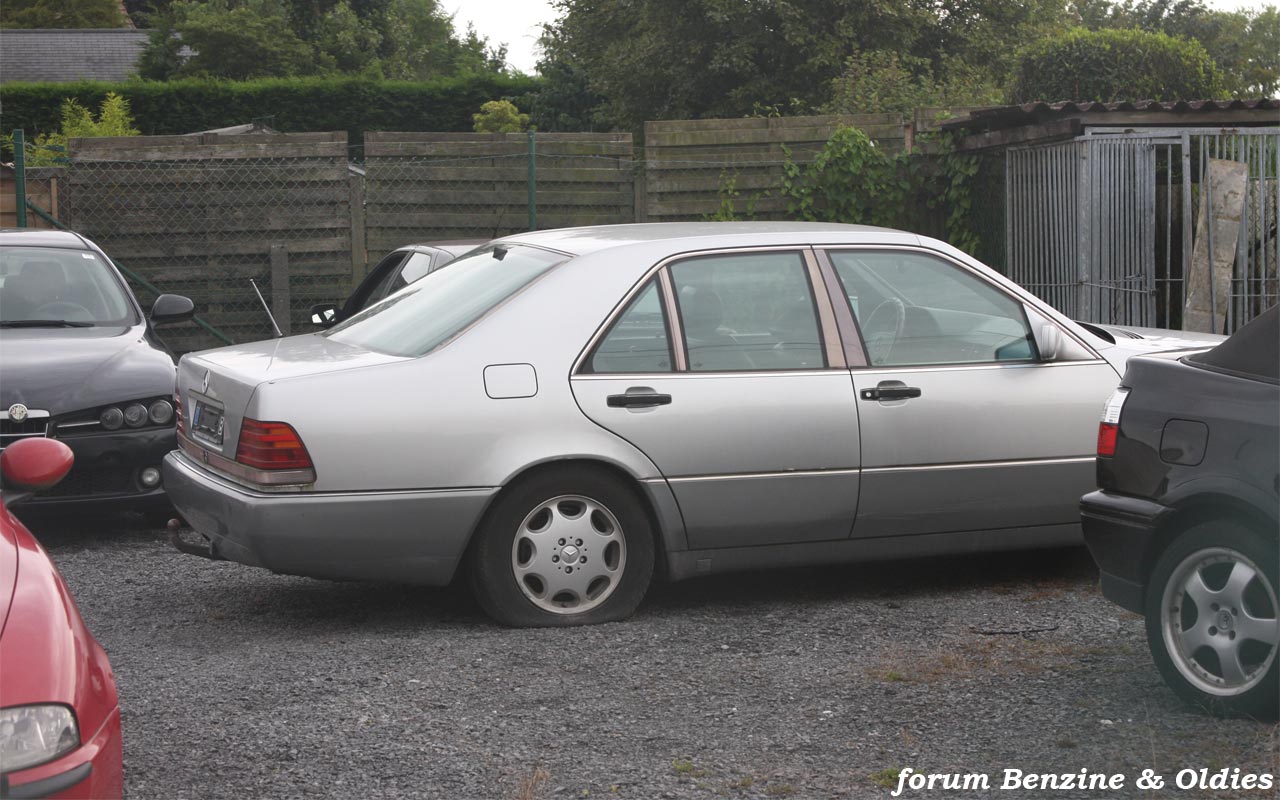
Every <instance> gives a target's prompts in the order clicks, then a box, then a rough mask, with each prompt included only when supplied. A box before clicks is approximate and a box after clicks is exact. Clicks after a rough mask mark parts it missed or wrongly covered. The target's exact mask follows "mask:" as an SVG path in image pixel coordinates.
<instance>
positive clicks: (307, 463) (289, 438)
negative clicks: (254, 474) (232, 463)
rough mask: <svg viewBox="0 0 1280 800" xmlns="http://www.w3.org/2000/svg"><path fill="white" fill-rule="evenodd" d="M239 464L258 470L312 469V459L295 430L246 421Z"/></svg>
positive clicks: (243, 427)
mask: <svg viewBox="0 0 1280 800" xmlns="http://www.w3.org/2000/svg"><path fill="white" fill-rule="evenodd" d="M236 461H238V462H240V463H241V464H244V465H246V466H250V467H253V468H255V469H267V470H269V469H310V468H311V466H312V464H311V456H310V455H308V454H307V448H306V446H305V445H303V444H302V439H301V438H299V437H298V432H297V431H295V430H294V429H293V426H291V425H288V424H286V423H284V422H259V421H258V420H256V419H249V418H248V417H245V419H244V422H242V423H241V424H240V441H239V443H238V444H237V445H236Z"/></svg>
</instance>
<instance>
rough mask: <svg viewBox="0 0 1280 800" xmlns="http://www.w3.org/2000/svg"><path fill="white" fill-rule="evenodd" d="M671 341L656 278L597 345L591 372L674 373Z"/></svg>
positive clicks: (588, 365)
mask: <svg viewBox="0 0 1280 800" xmlns="http://www.w3.org/2000/svg"><path fill="white" fill-rule="evenodd" d="M671 369H672V366H671V340H670V338H669V337H668V336H667V315H666V313H664V311H663V309H662V302H661V299H660V297H659V294H658V281H657V279H656V278H655V279H653V280H651V281H649V285H648V286H646V287H645V288H644V290H643V291H641V292H640V294H638V295H636V297H635V299H634V300H632V301H631V303H630V305H628V306H627V309H626V310H625V311H623V312H622V315H621V316H619V317H618V319H617V320H615V321H614V323H613V326H612V327H611V328H609V332H608V333H607V334H605V337H604V338H603V339H601V340H600V344H598V345H596V349H595V352H594V353H592V354H591V360H590V361H589V362H588V363H587V371H588V372H594V373H645V372H670V371H671Z"/></svg>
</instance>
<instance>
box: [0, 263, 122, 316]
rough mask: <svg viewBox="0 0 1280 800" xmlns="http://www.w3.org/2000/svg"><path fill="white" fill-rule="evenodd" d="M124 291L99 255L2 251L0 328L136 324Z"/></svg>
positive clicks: (0, 268) (0, 264)
mask: <svg viewBox="0 0 1280 800" xmlns="http://www.w3.org/2000/svg"><path fill="white" fill-rule="evenodd" d="M127 291H128V290H127V289H126V288H125V287H124V285H123V284H121V283H120V279H119V278H117V277H116V273H115V270H113V269H112V268H111V267H110V266H108V265H107V264H106V263H105V262H104V261H103V260H102V259H101V258H99V257H98V254H97V253H94V252H91V251H89V250H73V249H68V248H56V247H4V248H0V323H4V324H11V325H22V324H32V323H40V322H44V323H69V324H72V325H75V326H77V327H80V326H84V327H91V326H95V325H109V326H114V325H133V324H136V323H137V318H136V313H135V312H134V308H133V304H132V303H131V302H129V296H128V294H127V293H126V292H127Z"/></svg>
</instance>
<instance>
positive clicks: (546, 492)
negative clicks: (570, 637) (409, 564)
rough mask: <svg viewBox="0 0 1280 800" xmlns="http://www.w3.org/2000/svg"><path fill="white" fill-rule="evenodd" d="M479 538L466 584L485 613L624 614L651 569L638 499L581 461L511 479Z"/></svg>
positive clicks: (553, 620)
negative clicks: (575, 465)
mask: <svg viewBox="0 0 1280 800" xmlns="http://www.w3.org/2000/svg"><path fill="white" fill-rule="evenodd" d="M476 537H477V538H476V543H475V548H474V550H473V552H472V557H471V564H470V577H471V586H472V590H473V592H474V593H475V596H476V599H477V601H479V603H480V605H481V607H483V608H484V610H485V611H486V612H487V613H488V614H489V616H491V617H493V618H494V619H496V620H498V621H499V622H502V623H504V624H507V625H513V626H517V627H536V626H567V625H590V624H594V623H598V622H612V621H615V620H620V619H625V618H626V617H628V616H630V615H631V613H632V612H634V611H635V609H636V607H637V606H638V605H639V604H640V600H641V599H642V598H643V597H644V594H645V591H646V590H647V589H648V587H649V580H650V578H651V577H652V575H653V560H654V545H653V533H652V530H651V526H650V524H649V520H648V517H647V516H646V514H645V512H644V508H643V506H642V505H641V503H640V500H639V498H637V497H636V496H635V493H634V492H633V491H631V489H630V488H628V487H627V486H625V485H623V484H621V483H620V482H618V481H616V480H615V479H613V478H612V477H609V476H607V475H604V474H601V473H600V472H599V471H596V470H591V469H588V468H585V467H573V468H565V469H559V470H556V471H554V472H546V473H542V474H540V475H535V476H533V477H531V478H529V479H527V480H524V481H521V482H519V483H517V484H515V485H514V486H512V487H511V488H510V489H509V490H508V491H506V492H505V493H504V494H503V495H502V496H501V497H499V498H498V500H497V501H496V503H495V504H494V507H493V508H492V509H491V510H490V512H489V513H488V514H487V515H486V517H485V521H484V523H483V525H482V526H481V528H480V530H479V531H477V533H476Z"/></svg>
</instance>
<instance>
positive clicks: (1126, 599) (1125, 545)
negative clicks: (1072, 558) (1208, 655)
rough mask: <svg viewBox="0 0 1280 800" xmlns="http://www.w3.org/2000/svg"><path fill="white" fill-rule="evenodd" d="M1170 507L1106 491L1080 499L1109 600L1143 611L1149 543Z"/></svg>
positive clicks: (1087, 540)
mask: <svg viewBox="0 0 1280 800" xmlns="http://www.w3.org/2000/svg"><path fill="white" fill-rule="evenodd" d="M1170 511H1171V509H1169V508H1168V507H1167V506H1162V505H1160V504H1159V503H1153V502H1151V501H1149V500H1142V499H1140V498H1136V497H1128V496H1125V495H1119V494H1112V493H1109V492H1105V491H1097V492H1090V493H1089V494H1087V495H1085V496H1084V497H1082V498H1081V499H1080V524H1081V527H1082V529H1083V530H1084V541H1085V544H1086V545H1088V547H1089V552H1090V553H1091V554H1092V555H1093V560H1094V561H1096V562H1097V563H1098V569H1099V571H1100V572H1101V584H1102V594H1103V596H1104V597H1106V598H1107V599H1108V600H1110V601H1111V602H1113V603H1116V604H1117V605H1120V606H1122V607H1124V608H1127V609H1129V610H1130V611H1135V612H1137V613H1139V614H1141V613H1143V610H1144V609H1143V606H1144V601H1145V598H1146V589H1147V574H1146V554H1147V550H1148V546H1149V545H1150V543H1151V539H1152V537H1154V536H1155V533H1156V531H1157V529H1159V527H1160V524H1161V522H1162V521H1163V520H1164V517H1165V515H1167V514H1168V513H1169V512H1170Z"/></svg>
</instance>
